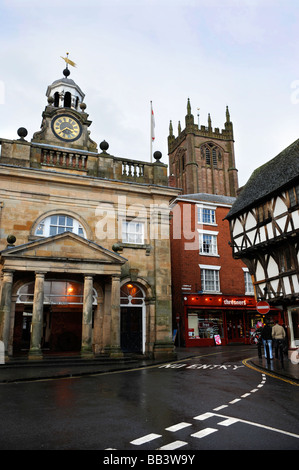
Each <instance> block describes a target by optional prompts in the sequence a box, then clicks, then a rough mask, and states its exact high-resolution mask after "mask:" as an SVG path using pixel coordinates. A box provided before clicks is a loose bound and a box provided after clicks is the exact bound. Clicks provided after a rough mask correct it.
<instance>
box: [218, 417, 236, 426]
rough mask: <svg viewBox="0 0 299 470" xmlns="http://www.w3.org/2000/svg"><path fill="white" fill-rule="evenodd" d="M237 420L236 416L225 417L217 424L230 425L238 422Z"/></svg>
mask: <svg viewBox="0 0 299 470" xmlns="http://www.w3.org/2000/svg"><path fill="white" fill-rule="evenodd" d="M238 422H239V420H238V419H237V418H227V419H225V420H224V421H220V422H219V423H217V424H221V426H230V425H231V424H235V423H238Z"/></svg>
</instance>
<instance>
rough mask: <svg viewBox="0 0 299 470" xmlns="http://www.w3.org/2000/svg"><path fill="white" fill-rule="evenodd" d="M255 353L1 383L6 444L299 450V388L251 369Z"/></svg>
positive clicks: (0, 436) (0, 435)
mask: <svg viewBox="0 0 299 470" xmlns="http://www.w3.org/2000/svg"><path fill="white" fill-rule="evenodd" d="M249 356H250V350H249V349H248V348H246V346H244V347H237V348H236V349H235V350H233V351H232V349H230V350H228V351H227V352H225V351H224V352H223V351H222V352H221V353H219V352H217V350H216V349H215V348H213V349H210V348H207V351H206V353H204V354H202V355H200V356H197V357H192V358H190V359H187V360H183V361H180V362H176V363H166V364H162V365H161V364H160V365H157V366H153V367H150V368H145V369H136V370H130V371H122V372H116V373H107V374H100V375H94V376H90V377H82V378H73V379H71V378H70V379H59V380H47V381H41V382H34V383H17V384H1V386H0V415H1V422H2V426H1V430H0V448H1V449H2V450H4V449H6V450H12V449H15V450H22V449H26V450H27V449H30V450H37V449H44V450H56V449H57V450H81V449H82V450H107V451H109V450H110V449H116V450H127V451H132V452H133V451H135V450H145V451H148V450H161V451H168V450H171V451H180V452H183V451H186V452H187V451H190V450H200V449H204V450H215V449H217V450H221V449H225V450H238V449H242V450H244V449H250V450H251V449H252V450H256V449H276V450H278V449H298V448H299V424H298V423H299V419H298V418H299V411H298V410H299V406H298V405H299V395H298V387H296V386H294V385H292V384H289V383H287V382H285V381H281V380H279V379H276V378H273V377H270V376H267V375H266V374H263V373H262V372H258V371H256V370H252V369H250V368H248V367H246V365H245V364H244V363H243V360H244V359H246V358H248V357H249Z"/></svg>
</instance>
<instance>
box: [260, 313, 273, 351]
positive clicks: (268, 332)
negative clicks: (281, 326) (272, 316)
mask: <svg viewBox="0 0 299 470" xmlns="http://www.w3.org/2000/svg"><path fill="white" fill-rule="evenodd" d="M261 336H262V340H263V345H264V352H265V358H266V359H273V354H272V328H271V326H270V325H269V323H268V322H267V323H266V324H265V326H264V328H263V329H262V333H261ZM267 348H268V352H269V355H268V354H267Z"/></svg>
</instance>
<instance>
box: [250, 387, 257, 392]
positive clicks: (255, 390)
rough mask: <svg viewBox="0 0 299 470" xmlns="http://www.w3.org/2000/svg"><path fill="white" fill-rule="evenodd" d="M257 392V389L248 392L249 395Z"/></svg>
mask: <svg viewBox="0 0 299 470" xmlns="http://www.w3.org/2000/svg"><path fill="white" fill-rule="evenodd" d="M257 391H258V389H257V388H254V389H253V390H251V391H250V393H255V392H257Z"/></svg>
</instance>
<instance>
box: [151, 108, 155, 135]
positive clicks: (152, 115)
mask: <svg viewBox="0 0 299 470" xmlns="http://www.w3.org/2000/svg"><path fill="white" fill-rule="evenodd" d="M151 137H152V142H153V141H154V140H155V116H154V111H153V107H152V102H151Z"/></svg>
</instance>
